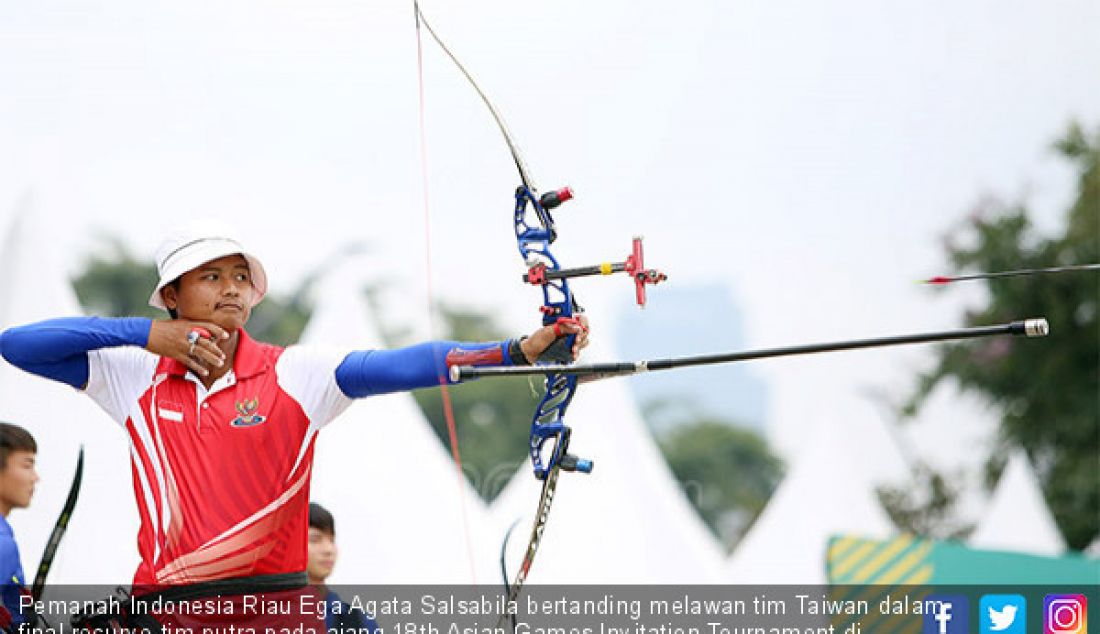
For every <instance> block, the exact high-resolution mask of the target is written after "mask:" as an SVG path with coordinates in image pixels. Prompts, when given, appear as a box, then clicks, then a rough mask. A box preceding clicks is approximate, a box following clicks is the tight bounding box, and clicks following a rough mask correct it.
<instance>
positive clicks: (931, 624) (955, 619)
mask: <svg viewBox="0 0 1100 634" xmlns="http://www.w3.org/2000/svg"><path fill="white" fill-rule="evenodd" d="M922 603H923V607H924V628H923V629H922V630H921V634H968V632H969V627H970V618H969V617H970V611H969V609H968V607H967V599H966V597H963V596H945V595H932V596H930V597H928V598H927V599H925V600H924V601H923V602H922Z"/></svg>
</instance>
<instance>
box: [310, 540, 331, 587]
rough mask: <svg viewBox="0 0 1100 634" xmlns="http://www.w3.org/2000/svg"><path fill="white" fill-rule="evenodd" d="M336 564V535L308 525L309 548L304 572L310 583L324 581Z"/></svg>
mask: <svg viewBox="0 0 1100 634" xmlns="http://www.w3.org/2000/svg"><path fill="white" fill-rule="evenodd" d="M335 565H336V536H335V535H333V534H332V533H326V532H325V531H323V530H321V529H319V528H314V527H312V526H310V527H309V548H308V557H307V560H306V574H307V575H308V576H309V581H310V583H324V581H325V579H328V577H329V575H331V574H332V568H333V566H335Z"/></svg>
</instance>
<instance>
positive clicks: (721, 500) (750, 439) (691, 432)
mask: <svg viewBox="0 0 1100 634" xmlns="http://www.w3.org/2000/svg"><path fill="white" fill-rule="evenodd" d="M660 445H661V450H662V452H663V453H664V456H665V459H666V460H667V461H668V465H669V468H671V469H672V472H673V474H675V476H676V479H677V480H678V481H679V482H680V484H681V486H682V487H683V488H684V490H685V492H686V493H687V494H688V499H690V500H691V503H692V504H693V505H694V506H695V509H696V510H697V511H698V512H699V515H700V516H702V518H703V520H704V521H705V522H706V523H707V525H708V526H709V527H710V528H711V530H712V531H714V532H715V534H717V535H718V536H719V537H720V538H721V540H722V542H723V543H724V544H725V545H726V546H727V547H731V548H732V546H733V545H734V544H736V542H737V540H738V539H740V537H741V536H742V535H743V534H744V532H745V531H746V530H747V529H748V527H749V526H750V525H751V524H752V522H753V521H754V520H755V519H756V516H757V515H759V514H760V511H762V510H763V509H764V505H765V504H767V502H768V499H769V498H770V497H771V495H772V492H774V491H775V488H776V487H777V486H778V485H779V481H780V480H781V479H782V477H783V470H784V469H783V463H782V461H781V460H780V459H779V458H778V457H776V456H775V455H773V454H772V453H771V452H770V451H769V450H768V446H767V444H766V443H765V442H764V439H763V438H762V437H761V436H760V435H759V434H757V433H756V432H753V431H750V430H746V429H740V428H737V427H733V426H732V425H730V423H729V422H727V421H723V420H720V419H718V418H715V417H710V416H700V417H698V418H696V419H694V420H691V421H687V422H684V423H682V424H679V425H676V426H675V427H673V428H671V429H670V430H669V431H668V432H666V433H664V434H662V436H661V438H660Z"/></svg>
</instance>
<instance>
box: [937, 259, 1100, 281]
mask: <svg viewBox="0 0 1100 634" xmlns="http://www.w3.org/2000/svg"><path fill="white" fill-rule="evenodd" d="M1070 271H1100V262H1098V263H1096V264H1073V265H1070V266H1052V267H1048V268H1044V269H1017V270H1015V271H1000V272H997V273H974V274H972V275H956V276H946V275H938V276H936V277H930V278H928V279H926V280H918V283H919V284H950V283H951V282H966V281H970V280H992V279H997V278H1001V277H1016V276H1019V275H1041V274H1044V273H1067V272H1070Z"/></svg>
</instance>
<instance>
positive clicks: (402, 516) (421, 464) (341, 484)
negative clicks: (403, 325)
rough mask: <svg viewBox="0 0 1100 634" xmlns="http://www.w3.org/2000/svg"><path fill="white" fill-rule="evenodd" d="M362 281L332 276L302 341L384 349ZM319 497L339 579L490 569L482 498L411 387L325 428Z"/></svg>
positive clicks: (317, 463)
mask: <svg viewBox="0 0 1100 634" xmlns="http://www.w3.org/2000/svg"><path fill="white" fill-rule="evenodd" d="M362 289H363V278H362V276H360V275H357V274H356V273H355V270H354V269H353V268H351V267H350V266H348V267H345V268H342V269H334V270H333V271H332V272H331V273H330V274H329V275H327V276H326V277H325V279H323V280H322V281H321V283H320V285H319V287H318V289H317V293H316V297H317V305H316V309H315V310H314V313H313V317H312V318H311V319H310V322H309V325H308V326H307V328H306V331H305V332H304V333H303V334H302V342H303V343H306V344H311V345H317V344H328V345H334V346H341V347H344V348H347V349H370V348H381V347H384V345H383V342H382V338H381V335H380V334H379V328H378V326H377V322H376V321H375V319H374V316H373V314H372V312H371V310H370V309H369V307H368V306H367V303H366V301H365V299H364V297H363V293H362ZM312 496H313V499H314V501H316V502H318V503H320V504H322V505H323V506H324V507H325V508H327V509H328V510H330V511H331V512H332V514H333V516H334V518H335V521H336V540H337V543H338V544H339V546H340V553H341V554H340V559H339V561H338V563H337V566H336V569H335V571H334V573H333V577H332V579H331V581H332V582H334V583H387V584H393V583H471V582H473V581H475V580H476V581H478V582H485V581H489V580H490V577H492V575H493V563H492V562H493V560H492V557H491V556H490V555H488V554H485V555H481V554H479V553H482V552H487V551H485V550H484V549H485V548H487V547H488V545H486V544H485V542H484V540H482V539H481V538H480V536H481V535H483V534H484V533H483V526H484V522H485V514H486V509H485V505H484V503H483V502H482V501H481V498H479V497H478V496H477V494H476V493H475V492H474V490H473V489H472V488H471V487H470V486H469V485H468V484H467V483H466V481H465V479H459V478H458V477H457V472H456V469H455V466H454V463H453V461H452V460H451V459H450V456H449V454H448V453H447V451H446V449H445V448H444V447H443V445H442V444H441V443H440V442H439V439H438V438H437V437H436V435H435V433H434V432H433V431H432V429H431V426H430V425H429V424H428V422H427V420H425V419H424V416H423V414H422V413H421V411H420V409H419V408H418V407H417V405H416V402H415V401H414V400H413V398H412V396H411V395H409V394H407V393H399V394H389V395H385V396H375V397H370V398H366V399H363V400H361V401H357V402H356V403H354V404H353V405H352V406H351V407H350V408H349V409H348V411H347V412H345V413H344V414H343V415H342V416H340V418H338V419H337V420H335V421H333V422H332V423H331V424H330V425H329V426H328V427H327V428H325V429H324V430H323V431H322V432H321V433H320V434H319V435H318V439H317V445H316V453H315V459H314V475H313V489H312ZM467 533H468V534H469V540H467ZM493 580H495V578H493Z"/></svg>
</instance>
